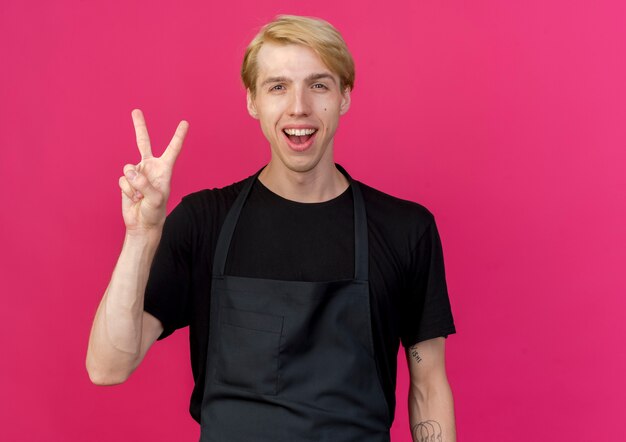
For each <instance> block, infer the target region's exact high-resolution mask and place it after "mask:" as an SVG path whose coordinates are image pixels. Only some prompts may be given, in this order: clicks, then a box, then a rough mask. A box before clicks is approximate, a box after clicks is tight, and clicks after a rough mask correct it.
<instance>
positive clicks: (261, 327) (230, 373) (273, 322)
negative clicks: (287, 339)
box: [215, 308, 283, 395]
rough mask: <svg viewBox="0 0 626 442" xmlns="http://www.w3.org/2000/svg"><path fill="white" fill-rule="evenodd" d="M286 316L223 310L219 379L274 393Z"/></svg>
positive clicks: (223, 382)
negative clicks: (284, 317)
mask: <svg viewBox="0 0 626 442" xmlns="http://www.w3.org/2000/svg"><path fill="white" fill-rule="evenodd" d="M282 328H283V317H282V316H276V315H269V314H266V313H257V312H248V311H243V310H235V309H231V308H222V309H220V324H219V336H218V340H219V351H218V355H217V371H216V375H215V376H216V381H217V382H219V383H222V384H227V385H231V386H233V387H238V388H243V389H245V390H248V391H252V392H255V393H260V394H268V395H275V394H276V393H277V388H278V354H279V351H280V337H281V332H282Z"/></svg>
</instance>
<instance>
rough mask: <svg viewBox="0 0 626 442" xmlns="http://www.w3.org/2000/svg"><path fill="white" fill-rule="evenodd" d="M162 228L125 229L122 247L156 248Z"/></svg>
mask: <svg viewBox="0 0 626 442" xmlns="http://www.w3.org/2000/svg"><path fill="white" fill-rule="evenodd" d="M161 233H162V228H154V229H127V230H126V234H125V236H124V248H128V247H130V248H140V249H146V248H147V249H153V250H156V248H157V246H158V245H159V242H160V241H161Z"/></svg>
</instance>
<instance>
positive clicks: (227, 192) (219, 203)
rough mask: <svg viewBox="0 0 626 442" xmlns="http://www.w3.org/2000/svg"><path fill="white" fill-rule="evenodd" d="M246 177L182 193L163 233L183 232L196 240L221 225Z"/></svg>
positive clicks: (166, 222)
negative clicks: (229, 182)
mask: <svg viewBox="0 0 626 442" xmlns="http://www.w3.org/2000/svg"><path fill="white" fill-rule="evenodd" d="M245 181H246V178H244V179H242V180H240V181H237V182H235V183H233V184H229V185H227V186H224V187H216V188H212V189H203V190H199V191H196V192H193V193H190V194H187V195H185V196H184V197H183V198H182V199H181V201H180V202H179V203H178V204H177V205H176V207H175V208H174V209H173V210H172V211H171V213H170V214H169V215H168V217H167V219H166V221H165V224H166V225H165V231H166V232H178V233H179V234H180V235H182V234H185V235H187V236H189V238H190V239H195V240H199V239H201V238H203V237H205V235H206V234H207V233H210V232H215V229H218V230H219V228H220V226H221V223H222V222H223V220H224V218H225V217H226V214H227V213H228V211H229V210H230V208H231V206H232V205H233V203H234V202H235V199H236V198H237V195H239V192H241V190H242V189H243V186H244V184H245Z"/></svg>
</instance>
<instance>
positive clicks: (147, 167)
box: [119, 109, 189, 234]
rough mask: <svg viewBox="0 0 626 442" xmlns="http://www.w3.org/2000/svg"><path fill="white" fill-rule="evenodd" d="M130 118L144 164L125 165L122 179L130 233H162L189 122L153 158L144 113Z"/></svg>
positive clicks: (123, 200) (180, 124) (123, 202)
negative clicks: (175, 164)
mask: <svg viewBox="0 0 626 442" xmlns="http://www.w3.org/2000/svg"><path fill="white" fill-rule="evenodd" d="M131 115H132V117H133V125H134V126H135V135H136V137H137V147H138V148H139V153H140V154H141V161H140V162H139V164H137V165H132V164H127V165H126V166H124V176H122V177H120V179H119V185H120V188H121V189H122V214H123V216H124V223H125V224H126V229H127V232H128V233H130V234H143V233H148V232H150V231H156V230H160V229H161V227H162V226H163V223H164V222H165V216H166V203H167V199H168V197H169V195H170V182H171V179H172V170H173V168H174V163H175V162H176V158H178V155H179V153H180V151H181V149H182V147H183V140H184V139H185V136H186V135H187V130H188V129H189V123H187V122H186V121H184V120H183V121H181V122H180V123H179V124H178V127H177V128H176V132H175V133H174V136H173V137H172V140H171V141H170V143H169V144H168V146H167V148H166V149H165V152H163V154H162V155H161V156H160V157H154V156H152V148H151V146H150V138H149V137H148V128H147V127H146V121H145V120H144V117H143V113H142V112H141V111H140V110H139V109H135V110H133V111H132V113H131Z"/></svg>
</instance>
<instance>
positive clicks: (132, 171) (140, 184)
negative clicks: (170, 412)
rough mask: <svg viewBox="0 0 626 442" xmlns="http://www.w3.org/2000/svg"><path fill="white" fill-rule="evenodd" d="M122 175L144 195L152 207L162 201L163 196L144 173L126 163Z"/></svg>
mask: <svg viewBox="0 0 626 442" xmlns="http://www.w3.org/2000/svg"><path fill="white" fill-rule="evenodd" d="M124 176H125V177H126V180H127V181H128V183H129V184H130V187H131V188H132V189H133V190H134V191H135V192H139V193H140V194H142V195H143V196H144V201H146V202H147V203H148V204H149V205H150V206H152V207H154V208H158V207H160V206H161V205H162V204H163V203H164V197H163V194H162V193H161V192H159V191H158V190H156V189H155V188H154V186H153V185H152V184H150V181H149V180H148V178H146V176H145V175H144V174H142V173H141V172H139V171H137V169H136V168H135V167H134V166H131V165H128V166H126V167H124Z"/></svg>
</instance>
